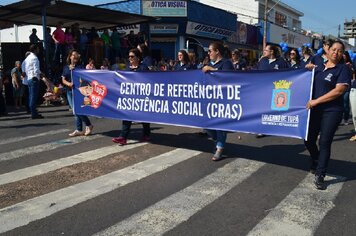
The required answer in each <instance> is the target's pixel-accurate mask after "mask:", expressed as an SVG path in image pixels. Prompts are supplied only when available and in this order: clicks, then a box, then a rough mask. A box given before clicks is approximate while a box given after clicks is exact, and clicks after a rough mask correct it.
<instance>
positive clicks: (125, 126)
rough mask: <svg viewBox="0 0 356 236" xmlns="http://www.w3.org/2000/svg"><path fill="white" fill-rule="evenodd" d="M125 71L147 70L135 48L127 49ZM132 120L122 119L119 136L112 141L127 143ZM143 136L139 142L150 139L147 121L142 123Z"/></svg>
mask: <svg viewBox="0 0 356 236" xmlns="http://www.w3.org/2000/svg"><path fill="white" fill-rule="evenodd" d="M126 70H127V71H149V69H148V66H147V65H146V64H144V63H143V62H142V54H141V52H140V51H139V50H138V49H137V48H133V49H131V50H130V51H129V65H127V67H126ZM131 124H132V121H128V120H123V121H122V129H121V133H120V136H119V137H117V138H113V139H112V141H113V142H114V143H118V144H121V145H126V144H127V137H128V136H129V134H130V131H131ZM142 126H143V136H142V138H141V140H140V141H141V142H147V141H149V140H150V135H151V128H150V124H149V123H142Z"/></svg>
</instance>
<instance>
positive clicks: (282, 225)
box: [248, 174, 345, 236]
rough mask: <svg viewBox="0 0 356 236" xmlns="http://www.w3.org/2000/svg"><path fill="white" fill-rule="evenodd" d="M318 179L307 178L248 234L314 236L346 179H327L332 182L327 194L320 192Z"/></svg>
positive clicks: (252, 235)
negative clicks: (317, 187)
mask: <svg viewBox="0 0 356 236" xmlns="http://www.w3.org/2000/svg"><path fill="white" fill-rule="evenodd" d="M313 180H314V176H313V175H312V174H309V175H307V177H306V178H305V179H304V180H303V181H302V182H301V183H300V184H299V185H298V186H297V187H296V188H295V189H294V190H293V191H292V192H290V194H289V195H288V196H287V197H286V198H285V199H284V200H283V201H281V202H280V203H279V204H278V205H277V206H276V207H275V208H274V209H273V210H272V211H271V212H270V213H269V214H268V215H267V216H266V217H265V218H264V219H263V220H262V221H261V222H260V223H259V224H257V225H256V226H255V227H254V228H253V229H252V230H251V231H250V232H249V234H248V236H255V235H266V236H272V235H273V236H275V235H289V236H293V235H295V236H307V235H308V236H311V235H314V232H315V231H316V229H317V227H318V226H319V224H320V222H321V221H322V219H323V218H324V217H325V216H326V214H327V213H328V212H329V211H330V210H331V209H332V208H333V207H335V205H334V203H333V201H334V200H335V198H336V196H337V195H338V193H339V192H340V190H341V188H342V186H343V184H344V181H345V178H344V177H341V176H327V178H326V180H327V181H329V182H330V185H329V186H328V188H327V190H324V191H320V190H316V189H315V187H314V184H313Z"/></svg>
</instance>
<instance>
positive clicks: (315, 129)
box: [304, 108, 342, 176]
mask: <svg viewBox="0 0 356 236" xmlns="http://www.w3.org/2000/svg"><path fill="white" fill-rule="evenodd" d="M341 119H342V111H336V112H325V111H322V110H319V109H317V108H316V109H313V110H312V111H311V114H310V121H309V133H308V141H304V144H305V146H306V148H307V149H308V151H309V153H310V156H311V158H312V160H313V161H315V162H317V163H318V166H317V168H316V173H315V175H321V176H325V174H326V169H327V167H328V163H329V160H330V152H331V144H332V141H333V138H334V135H335V132H336V129H337V127H338V125H339V123H340V121H341ZM319 134H320V138H319V149H318V146H317V145H316V142H317V139H318V135H319Z"/></svg>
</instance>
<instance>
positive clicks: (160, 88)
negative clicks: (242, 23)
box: [73, 70, 312, 139]
mask: <svg viewBox="0 0 356 236" xmlns="http://www.w3.org/2000/svg"><path fill="white" fill-rule="evenodd" d="M73 81H74V87H75V89H74V112H75V113H76V114H82V115H89V116H98V117H106V118H112V119H120V120H131V121H137V122H148V123H160V124H170V125H178V126H188V127H199V128H204V129H217V130H226V131H239V132H246V133H261V134H267V135H277V136H285V137H294V138H301V139H305V138H306V136H307V127H308V125H307V124H308V117H309V113H308V110H307V109H306V108H305V105H306V104H307V102H308V100H309V99H310V97H311V88H312V72H310V71H306V70H286V71H282V70H281V71H248V72H245V71H242V72H224V71H217V72H209V73H203V72H202V71H200V70H192V71H180V72H151V71H150V72H131V71H106V70H91V71H88V70H75V71H74V72H73Z"/></svg>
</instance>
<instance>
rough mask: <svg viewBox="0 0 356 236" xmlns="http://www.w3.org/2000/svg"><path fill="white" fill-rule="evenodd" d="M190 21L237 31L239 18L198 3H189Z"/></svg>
mask: <svg viewBox="0 0 356 236" xmlns="http://www.w3.org/2000/svg"><path fill="white" fill-rule="evenodd" d="M188 20H189V21H194V22H198V23H202V24H206V25H212V26H215V27H219V28H223V29H228V30H231V31H236V22H237V17H236V15H235V14H232V13H229V12H227V11H224V10H221V9H217V8H214V7H210V6H207V5H204V4H201V3H198V2H193V1H189V2H188Z"/></svg>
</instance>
